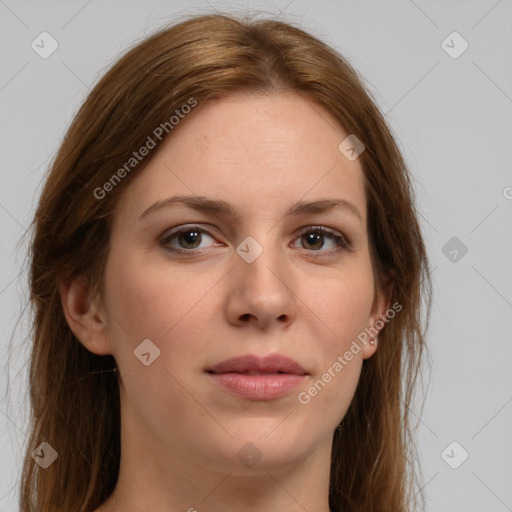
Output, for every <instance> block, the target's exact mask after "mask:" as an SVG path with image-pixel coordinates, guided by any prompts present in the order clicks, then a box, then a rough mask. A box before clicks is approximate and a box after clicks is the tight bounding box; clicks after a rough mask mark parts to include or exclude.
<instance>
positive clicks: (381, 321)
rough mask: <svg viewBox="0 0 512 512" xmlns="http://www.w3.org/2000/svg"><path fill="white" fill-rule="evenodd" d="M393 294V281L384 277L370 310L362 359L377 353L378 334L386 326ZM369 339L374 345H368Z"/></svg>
mask: <svg viewBox="0 0 512 512" xmlns="http://www.w3.org/2000/svg"><path fill="white" fill-rule="evenodd" d="M392 293H393V279H392V278H391V277H389V276H385V277H384V278H383V280H382V285H381V289H380V290H376V292H375V295H374V299H373V304H372V309H371V313H370V318H369V326H368V334H369V336H368V341H367V342H366V343H365V344H364V347H363V359H367V358H369V357H371V356H372V355H373V354H375V352H376V351H377V347H378V336H379V332H380V331H381V330H382V329H383V327H384V326H385V325H386V318H387V315H386V312H387V311H388V310H389V307H390V304H391V296H392ZM388 321H389V320H388ZM371 339H374V340H376V342H377V343H376V344H375V345H372V344H370V343H369V341H370V340H371Z"/></svg>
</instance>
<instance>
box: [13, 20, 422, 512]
mask: <svg viewBox="0 0 512 512" xmlns="http://www.w3.org/2000/svg"><path fill="white" fill-rule="evenodd" d="M290 90H293V91H296V92H300V93H302V94H305V95H307V96H308V97H309V98H310V99H312V100H314V101H316V102H317V104H319V105H321V106H323V108H325V109H327V111H329V112H330V113H331V114H332V115H333V116H334V117H335V118H336V119H337V120H338V122H339V124H340V126H341V127H343V128H344V129H345V131H346V132H347V133H350V134H354V135H355V136H356V137H357V138H358V139H360V140H361V141H362V142H363V143H364V145H365V147H366V149H365V151H364V152H363V153H362V154H361V156H360V158H361V163H362V166H363V170H364V180H365V191H366V197H367V212H368V224H367V229H368V235H369V241H370V250H371V255H372V262H373V270H374V273H375V277H376V289H379V287H380V285H381V283H382V280H383V278H384V277H385V276H389V277H391V278H392V280H393V283H394V286H393V291H392V297H391V303H398V304H400V305H401V307H402V309H401V311H400V312H399V313H398V314H397V315H396V316H395V318H393V320H391V321H389V322H388V323H387V324H386V325H385V327H384V328H383V329H382V331H381V332H380V336H379V350H378V351H377V353H376V354H375V355H374V356H373V357H371V358H370V359H368V360H365V361H364V364H363V369H362V373H361V377H360V381H359V385H358V387H357V390H356V393H355V397H354V399H353V402H352V404H351V405H350V407H349V410H348V412H347V414H346V416H345V417H344V419H343V421H342V422H341V425H340V427H339V428H338V429H336V431H335V434H334V443H333V452H332V459H331V481H330V489H329V504H330V506H331V510H333V511H340V510H343V512H356V511H357V512H370V511H382V512H397V511H399V510H401V511H402V510H403V511H405V510H409V509H410V507H411V505H412V503H413V502H414V500H412V499H411V498H413V497H414V496H413V493H414V488H413V484H414V482H415V478H413V477H414V475H416V476H417V472H415V471H414V467H413V466H414V464H412V463H411V462H413V461H414V453H415V452H414V450H413V448H414V444H413V443H412V442H411V436H410V434H411V432H412V427H411V422H410V414H409V408H410V406H411V400H412V398H413V389H414V386H415V382H416V380H417V376H418V375H419V369H420V368H421V365H420V361H421V356H422V352H423V351H424V336H425V331H426V329H427V325H428V318H429V312H430V302H431V282H430V277H429V273H428V262H427V256H426V250H425V246H424V242H423V238H422V235H421V232H420V227H419V223H418V217H417V213H416V210H415V200H414V195H413V189H412V185H411V178H410V176H409V173H408V170H407V168H406V165H405V162H404V160H403V158H402V156H401V153H400V150H399V148H398V147H397V144H396V142H395V140H394V138H393V136H392V134H391V132H390V129H389V128H388V126H387V124H386V122H385V120H384V118H383V116H382V114H381V113H380V112H379V110H378V108H377V107H376V105H375V102H374V101H373V100H372V98H371V96H370V95H369V93H368V92H367V91H366V89H365V86H364V85H363V82H362V81H361V79H360V78H359V77H358V75H357V74H356V73H355V71H354V70H353V69H352V68H351V67H350V65H349V64H348V63H347V62H346V61H345V60H344V59H343V58H342V57H341V56H340V55H339V54H338V53H337V52H336V51H334V50H333V49H332V48H330V47H329V46H327V45H326V44H325V43H323V42H321V41H320V40H319V39H317V38H316V37H314V36H312V35H310V34H308V33H306V32H304V31H303V30H301V29H300V28H298V27H296V26H293V25H292V24H290V23H285V22H281V21H277V20H268V19H267V20H264V19H256V18H254V19H250V18H236V17H234V16H232V15H224V14H203V15H196V16H191V17H188V18H186V19H184V20H181V21H180V22H179V23H176V24H174V25H172V26H170V27H166V28H164V29H163V30H160V31H159V32H158V33H156V34H154V35H152V36H150V37H149V38H147V39H146V40H144V41H143V42H142V43H140V44H138V45H136V46H134V47H133V48H132V49H131V50H130V51H128V52H127V53H126V54H125V55H124V56H123V57H121V58H120V60H118V61H117V62H116V63H115V64H114V65H113V66H112V67H111V68H110V70H109V71H108V72H107V73H106V74H105V75H104V76H103V77H102V78H101V80H100V81H99V82H98V84H97V85H96V86H95V87H94V88H93V90H92V91H91V92H90V94H89V96H88V97H87V99H86V100H85V102H84V103H83V105H82V106H81V108H80V110H79V111H78V113H77V114H76V116H75V117H74V119H73V121H72V123H71V126H70V127H69V129H68V131H67V133H66V135H65V137H64V140H63V142H62V144H61V146H60V149H59V151H58V153H57V155H56V157H55V159H54V161H53V163H52V165H51V167H50V170H49V174H48V176H47V178H46V181H45V186H44V189H43V191H42V194H41V197H40V200H39V204H38V206H37V210H36V213H35V216H34V219H33V221H32V225H31V227H32V228H33V229H32V233H31V240H30V254H29V255H30V293H31V295H30V301H31V302H30V303H31V305H32V308H33V320H32V324H31V325H32V332H31V342H32V343H33V346H32V347H31V359H30V370H29V386H30V388H29V397H30V401H31V425H30V436H29V440H28V444H27V447H26V453H25V459H24V466H23V474H22V484H21V489H20V498H21V510H22V511H23V512H75V511H76V512H90V511H93V510H94V509H96V508H97V507H98V506H99V505H101V504H102V503H103V502H104V501H105V500H106V499H107V498H108V496H109V495H110V494H111V493H112V491H113V490H114V487H115V485H116V481H117V477H118V471H119V463H120V400H119V387H118V381H117V378H118V377H117V376H116V374H115V373H113V372H112V371H110V370H112V368H114V367H115V360H114V358H113V357H112V356H99V355H95V354H93V353H91V352H89V351H88V350H86V349H85V348H84V346H83V345H82V344H81V343H80V342H79V341H78V340H77V338H76V337H75V336H74V335H73V333H72V332H71V330H70V328H69V326H68V324H67V323H66V320H65V317H64V314H63V309H62V304H61V298H60V295H59V290H58V283H59V282H60V281H61V280H64V279H69V278H70V277H74V276H82V277H83V278H84V279H85V280H86V281H87V283H88V284H89V285H90V287H91V289H93V290H96V291H99V292H100V294H101V290H102V286H103V273H104V269H105V267H106V258H107V255H108V250H109V237H110V227H111V226H110V221H111V218H112V214H113V212H114V211H115V209H116V204H117V202H118V200H119V198H120V196H121V194H122V192H123V190H124V189H125V187H127V186H129V184H130V182H131V180H133V179H134V178H135V176H136V175H137V174H138V173H140V172H141V171H142V170H143V169H144V167H145V166H146V165H147V163H148V162H149V161H150V160H151V156H152V155H154V154H155V152H156V150H157V149H158V148H156V149H152V151H151V152H150V154H149V155H148V156H147V157H146V158H145V159H144V160H143V161H141V162H140V163H139V164H138V165H136V166H134V168H133V169H130V171H129V172H125V173H122V174H123V175H122V179H120V180H117V181H116V182H115V183H114V185H112V186H108V187H105V184H106V183H107V182H109V180H112V176H113V173H115V172H116V170H118V169H120V168H122V167H123V165H126V162H127V161H128V160H129V159H130V157H132V155H133V151H134V150H136V149H138V148H140V147H142V146H143V145H144V144H147V140H148V136H150V135H151V134H153V133H154V130H155V128H156V127H158V126H161V125H162V123H165V122H166V121H168V120H169V119H170V118H171V117H172V116H173V115H174V114H175V111H176V110H179V109H180V108H182V106H183V105H186V104H187V103H188V104H190V100H191V99H193V100H194V101H197V102H198V104H203V103H205V102H207V101H211V100H212V99H213V98H222V97H225V96H226V95H229V94H230V93H232V92H240V91H251V92H255V91H256V92H264V93H270V94H272V93H278V92H280V91H290ZM182 122H186V119H184V120H183V121H182ZM177 129H179V127H177ZM167 132H168V133H167ZM163 135H164V136H163V137H162V140H165V137H167V136H172V129H170V128H169V127H168V130H166V131H165V132H163ZM153 139H156V138H155V137H153ZM156 142H157V144H158V145H159V144H160V143H161V141H160V140H156ZM125 169H126V167H125ZM118 176H119V174H118ZM110 183H111V184H112V181H110ZM107 188H108V193H107V192H105V193H103V192H101V194H99V193H98V192H97V193H96V194H95V193H94V191H98V190H100V189H101V190H103V191H105V190H107ZM98 195H101V196H102V197H101V198H98ZM423 299H425V302H424V303H423ZM424 305H426V306H427V308H426V310H424V309H423V306H424ZM424 313H425V315H426V317H425V318H424V317H423V315H424ZM425 319H426V322H424V321H423V320H425ZM43 441H44V442H47V443H49V445H51V446H52V447H53V448H54V449H55V450H56V451H57V452H58V459H57V460H56V462H54V463H53V464H52V465H50V467H48V468H47V469H42V468H41V467H39V465H38V464H37V463H36V462H35V460H34V458H33V457H32V456H31V454H32V452H33V450H35V449H36V448H37V447H38V446H39V445H40V444H41V443H42V442H43Z"/></svg>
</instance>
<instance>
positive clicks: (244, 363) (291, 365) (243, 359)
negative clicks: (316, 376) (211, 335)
mask: <svg viewBox="0 0 512 512" xmlns="http://www.w3.org/2000/svg"><path fill="white" fill-rule="evenodd" d="M206 371H207V372H208V373H229V372H233V373H245V372H259V373H291V374H294V375H307V372H306V370H304V368H303V367H302V366H301V365H300V364H299V363H297V361H294V360H293V359H290V358H289V357H287V356H284V355H282V354H273V355H270V356H266V357H259V356H255V355H251V354H248V355H244V356H240V357H233V358H231V359H226V360H225V361H222V362H220V363H217V364H216V365H214V366H211V367H209V368H207V369H206Z"/></svg>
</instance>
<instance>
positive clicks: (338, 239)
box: [161, 225, 352, 258]
mask: <svg viewBox="0 0 512 512" xmlns="http://www.w3.org/2000/svg"><path fill="white" fill-rule="evenodd" d="M188 231H197V232H199V233H203V234H204V233H205V234H207V235H208V236H210V237H211V238H214V236H213V235H211V234H210V233H209V232H208V231H207V230H205V229H202V228H200V227H199V226H195V225H190V226H189V227H186V228H183V227H181V229H177V230H175V231H172V232H170V233H167V235H166V236H165V237H164V238H163V240H162V241H161V245H162V246H163V247H164V248H165V249H166V250H167V251H169V252H171V253H174V254H181V255H187V256H192V255H194V254H196V255H198V254H199V255H200V254H203V253H204V249H203V250H201V249H183V248H178V247H170V246H169V243H170V242H171V241H172V240H173V239H174V238H176V237H177V236H178V235H180V234H182V233H187V232H188ZM307 233H317V234H321V235H323V236H327V237H329V238H331V239H332V240H334V242H335V244H336V246H337V248H336V249H334V250H330V251H322V250H318V251H314V250H312V251H307V252H309V253H311V254H310V256H311V257H313V258H322V257H326V256H329V255H333V254H335V253H336V254H337V253H339V252H341V251H344V250H345V251H351V250H352V245H351V243H350V242H349V241H348V240H347V238H346V237H345V236H344V235H342V234H337V233H336V232H335V231H333V230H330V229H328V228H326V227H324V226H309V227H307V228H305V229H303V230H302V231H301V232H300V233H299V235H298V236H297V238H296V239H295V240H297V239H299V238H300V237H302V236H303V235H305V234H307ZM305 250H307V249H305ZM315 253H316V254H315Z"/></svg>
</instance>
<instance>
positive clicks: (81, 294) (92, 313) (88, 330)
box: [59, 276, 111, 355]
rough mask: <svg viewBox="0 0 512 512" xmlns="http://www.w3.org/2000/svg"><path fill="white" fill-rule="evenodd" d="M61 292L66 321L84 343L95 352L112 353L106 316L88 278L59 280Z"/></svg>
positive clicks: (78, 277) (100, 353)
mask: <svg viewBox="0 0 512 512" xmlns="http://www.w3.org/2000/svg"><path fill="white" fill-rule="evenodd" d="M59 293H60V298H61V304H62V309H63V312H64V317H65V319H66V322H67V323H68V325H69V328H70V329H71V331H72V332H73V334H74V335H75V336H76V337H77V338H78V340H79V341H80V342H81V343H82V345H84V347H85V348H87V349H88V350H89V351H90V352H93V353H94V354H98V355H107V354H111V350H110V347H109V344H108V339H107V335H106V332H107V330H106V327H107V323H106V316H105V315H104V313H103V312H102V310H101V308H100V307H99V303H98V300H97V299H96V298H92V297H91V293H90V290H89V286H88V284H87V282H86V279H85V278H84V277H83V276H77V277H73V278H71V279H70V280H68V281H66V282H59Z"/></svg>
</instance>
